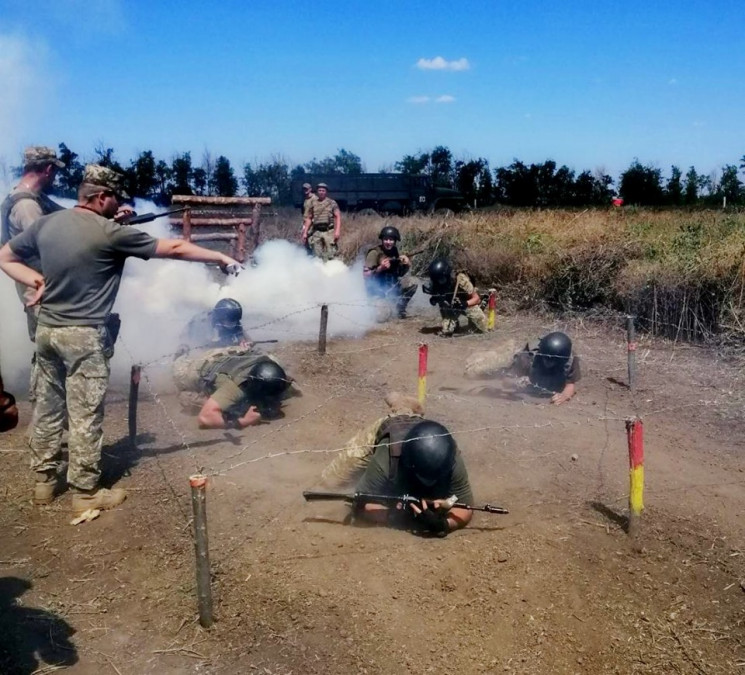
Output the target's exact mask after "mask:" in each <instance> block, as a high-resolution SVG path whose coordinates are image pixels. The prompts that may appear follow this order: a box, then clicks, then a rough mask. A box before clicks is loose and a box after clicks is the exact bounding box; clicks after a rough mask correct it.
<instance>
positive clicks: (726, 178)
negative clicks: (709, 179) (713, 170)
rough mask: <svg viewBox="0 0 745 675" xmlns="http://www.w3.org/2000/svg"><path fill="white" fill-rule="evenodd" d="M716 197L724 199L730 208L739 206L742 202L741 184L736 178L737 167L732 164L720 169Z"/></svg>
mask: <svg viewBox="0 0 745 675" xmlns="http://www.w3.org/2000/svg"><path fill="white" fill-rule="evenodd" d="M717 196H718V197H720V198H721V197H724V198H726V199H727V204H728V205H730V206H732V205H735V204H739V203H740V201H741V200H742V183H741V182H740V179H739V178H738V177H737V167H736V166H734V165H733V164H727V165H726V166H725V167H724V168H723V169H722V177H721V179H720V180H719V190H718V195H717Z"/></svg>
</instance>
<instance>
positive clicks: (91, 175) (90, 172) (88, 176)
mask: <svg viewBox="0 0 745 675" xmlns="http://www.w3.org/2000/svg"><path fill="white" fill-rule="evenodd" d="M83 183H87V184H88V185H90V186H92V187H96V188H102V189H103V190H111V191H112V192H115V193H116V195H117V197H120V198H122V199H129V195H128V194H127V193H126V192H125V191H124V176H123V175H122V174H120V173H119V172H118V171H114V170H113V169H109V168H108V167H106V166H101V165H100V164H88V166H86V167H85V173H84V174H83ZM99 191H100V190H99ZM93 194H96V193H95V192H94V191H88V195H89V196H90V195H93Z"/></svg>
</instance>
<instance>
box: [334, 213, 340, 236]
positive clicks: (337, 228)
mask: <svg viewBox="0 0 745 675" xmlns="http://www.w3.org/2000/svg"><path fill="white" fill-rule="evenodd" d="M339 237H341V211H339V207H338V206H335V207H334V241H336V240H337V239H338V238H339Z"/></svg>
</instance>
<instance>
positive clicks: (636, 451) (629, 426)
mask: <svg viewBox="0 0 745 675" xmlns="http://www.w3.org/2000/svg"><path fill="white" fill-rule="evenodd" d="M626 437H627V440H628V444H629V529H628V533H629V535H631V536H632V537H633V536H636V535H637V534H638V532H639V525H640V519H641V515H642V511H643V510H644V425H643V424H642V421H641V420H640V419H639V418H638V417H630V418H628V419H627V420H626Z"/></svg>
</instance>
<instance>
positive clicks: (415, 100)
mask: <svg viewBox="0 0 745 675" xmlns="http://www.w3.org/2000/svg"><path fill="white" fill-rule="evenodd" d="M430 100H431V99H430V98H429V96H409V98H407V99H406V102H407V103H418V104H422V103H429V102H430Z"/></svg>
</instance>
